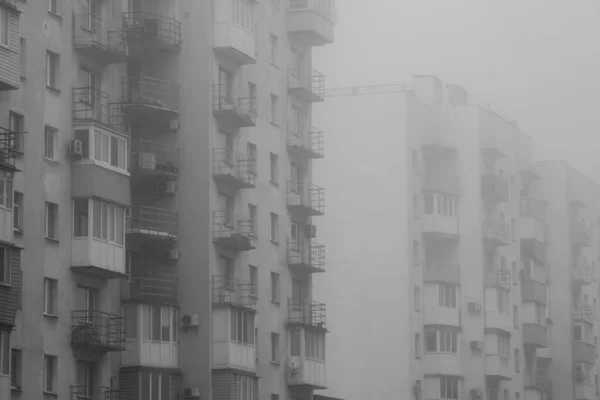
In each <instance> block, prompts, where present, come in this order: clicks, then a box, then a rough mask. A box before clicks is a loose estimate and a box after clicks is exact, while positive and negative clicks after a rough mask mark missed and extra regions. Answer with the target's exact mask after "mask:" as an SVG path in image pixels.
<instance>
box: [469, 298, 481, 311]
mask: <svg viewBox="0 0 600 400" xmlns="http://www.w3.org/2000/svg"><path fill="white" fill-rule="evenodd" d="M469 311H470V312H473V313H478V312H481V303H480V302H478V301H475V300H471V301H469Z"/></svg>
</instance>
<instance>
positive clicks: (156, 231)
mask: <svg viewBox="0 0 600 400" xmlns="http://www.w3.org/2000/svg"><path fill="white" fill-rule="evenodd" d="M127 234H135V235H143V236H144V237H146V238H148V239H166V240H177V211H175V210H170V209H165V208H158V207H150V206H143V205H134V206H132V207H131V216H130V217H129V218H128V224H127Z"/></svg>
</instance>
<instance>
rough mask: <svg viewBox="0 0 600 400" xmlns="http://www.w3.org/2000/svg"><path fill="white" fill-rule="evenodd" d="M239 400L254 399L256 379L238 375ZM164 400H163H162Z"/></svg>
mask: <svg viewBox="0 0 600 400" xmlns="http://www.w3.org/2000/svg"><path fill="white" fill-rule="evenodd" d="M237 394H238V396H237V400H253V399H254V378H252V377H250V376H246V375H241V374H238V375H237ZM161 400H162V399H161Z"/></svg>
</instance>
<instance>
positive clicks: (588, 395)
mask: <svg viewBox="0 0 600 400" xmlns="http://www.w3.org/2000/svg"><path fill="white" fill-rule="evenodd" d="M578 372H579V373H581V371H575V372H574V373H573V378H574V381H575V382H574V384H573V389H574V394H573V399H576V400H592V399H597V398H598V394H597V392H596V387H595V384H594V378H593V377H592V372H591V371H590V373H589V376H587V377H586V376H585V375H583V376H581V375H579V376H578Z"/></svg>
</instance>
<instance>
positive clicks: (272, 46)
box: [269, 33, 279, 68]
mask: <svg viewBox="0 0 600 400" xmlns="http://www.w3.org/2000/svg"><path fill="white" fill-rule="evenodd" d="M269 61H270V63H271V65H272V66H273V67H276V68H278V67H279V38H278V37H277V36H276V35H274V34H272V33H271V34H270V35H269Z"/></svg>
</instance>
